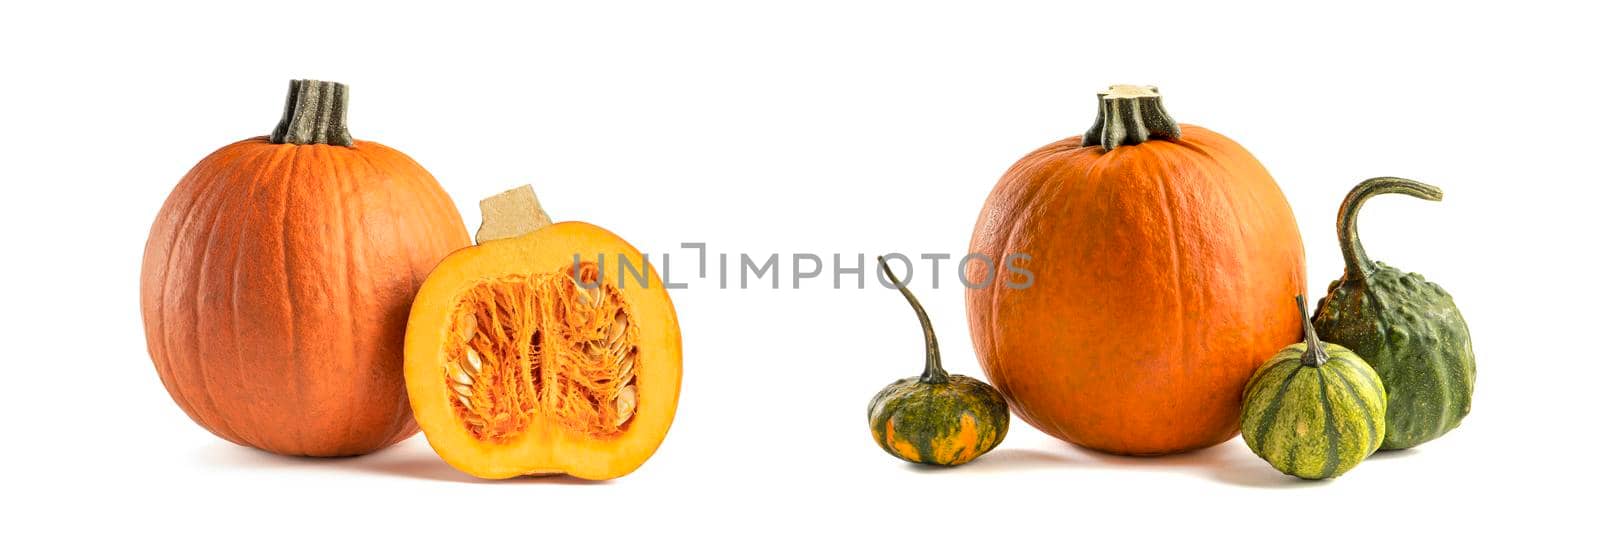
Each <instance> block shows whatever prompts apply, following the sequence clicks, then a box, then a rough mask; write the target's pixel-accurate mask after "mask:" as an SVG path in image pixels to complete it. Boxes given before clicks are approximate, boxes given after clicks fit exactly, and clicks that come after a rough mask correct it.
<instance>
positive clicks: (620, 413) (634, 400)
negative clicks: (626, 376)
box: [612, 385, 639, 428]
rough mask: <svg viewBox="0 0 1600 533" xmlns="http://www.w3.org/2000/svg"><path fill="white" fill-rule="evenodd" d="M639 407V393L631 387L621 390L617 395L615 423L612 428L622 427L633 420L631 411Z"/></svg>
mask: <svg viewBox="0 0 1600 533" xmlns="http://www.w3.org/2000/svg"><path fill="white" fill-rule="evenodd" d="M638 405H639V393H638V392H637V391H636V390H634V388H633V385H628V386H626V387H623V388H622V391H621V392H619V393H618V394H617V421H616V423H614V424H612V427H619V428H620V427H622V425H623V424H625V423H627V422H628V420H629V419H631V418H633V410H634V408H636V407H638Z"/></svg>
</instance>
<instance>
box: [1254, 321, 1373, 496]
mask: <svg viewBox="0 0 1600 533" xmlns="http://www.w3.org/2000/svg"><path fill="white" fill-rule="evenodd" d="M1295 305H1296V306H1298V307H1299V308H1300V316H1301V322H1302V323H1303V326H1302V327H1303V328H1304V329H1305V342H1300V343H1296V344H1291V345H1289V346H1287V347H1285V348H1284V349H1283V350H1281V351H1279V352H1278V354H1277V355H1275V356H1273V357H1272V358H1271V359H1268V360H1267V362H1266V363H1265V364H1263V365H1261V368H1259V369H1257V370H1256V373H1255V375H1254V376H1251V378H1250V382H1249V383H1248V384H1246V385H1245V393H1244V414H1243V416H1242V417H1241V418H1242V420H1241V421H1240V426H1241V429H1240V432H1241V433H1243V434H1244V442H1245V444H1246V445H1248V446H1250V451H1253V452H1255V454H1256V455H1259V456H1261V458H1262V459H1266V460H1267V462H1268V463H1271V464H1272V467H1273V468H1276V469H1278V471H1279V472H1283V473H1285V474H1289V475H1291V476H1295V477H1298V478H1302V479H1327V478H1331V477H1336V476H1338V475H1340V474H1343V473H1345V472H1348V471H1350V469H1351V468H1355V466H1356V465H1357V464H1360V463H1361V461H1362V460H1365V459H1366V458H1367V456H1369V455H1372V452H1375V451H1377V450H1378V445H1379V444H1380V443H1382V442H1383V432H1384V424H1383V420H1384V409H1385V406H1386V405H1387V402H1386V400H1385V393H1384V388H1383V382H1382V380H1380V379H1379V378H1378V373H1377V372H1375V371H1373V370H1372V367H1371V366H1368V365H1367V363H1366V362H1364V361H1362V360H1361V357H1360V356H1358V355H1356V354H1355V352H1352V351H1350V350H1349V349H1347V348H1345V347H1343V346H1339V345H1337V344H1330V343H1325V342H1322V341H1321V340H1319V339H1317V332H1316V331H1315V330H1314V329H1312V327H1311V318H1310V316H1309V315H1307V313H1306V309H1305V297H1304V296H1296V297H1295Z"/></svg>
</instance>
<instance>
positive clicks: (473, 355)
mask: <svg viewBox="0 0 1600 533" xmlns="http://www.w3.org/2000/svg"><path fill="white" fill-rule="evenodd" d="M467 364H468V365H470V366H471V367H472V372H473V373H478V372H482V371H483V357H481V356H479V355H478V351H477V350H474V349H472V347H471V346H468V347H467Z"/></svg>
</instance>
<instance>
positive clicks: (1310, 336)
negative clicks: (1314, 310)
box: [1294, 294, 1328, 366]
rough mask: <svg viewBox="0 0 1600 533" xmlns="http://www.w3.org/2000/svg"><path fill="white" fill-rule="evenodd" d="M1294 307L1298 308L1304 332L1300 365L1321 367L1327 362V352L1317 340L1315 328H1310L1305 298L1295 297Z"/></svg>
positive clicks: (1309, 314) (1302, 296)
mask: <svg viewBox="0 0 1600 533" xmlns="http://www.w3.org/2000/svg"><path fill="white" fill-rule="evenodd" d="M1294 305H1295V307H1298V308H1300V327H1301V328H1303V329H1305V331H1306V353H1305V354H1303V355H1301V356H1300V364H1302V365H1306V366H1322V365H1323V363H1327V362H1328V350H1327V349H1326V348H1324V347H1323V346H1322V341H1321V340H1320V339H1318V338H1317V330H1316V328H1313V327H1311V313H1310V312H1308V311H1306V297H1305V296H1304V295H1299V294H1297V295H1295V297H1294Z"/></svg>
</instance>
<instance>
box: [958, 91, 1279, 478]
mask: <svg viewBox="0 0 1600 533" xmlns="http://www.w3.org/2000/svg"><path fill="white" fill-rule="evenodd" d="M1100 102H1101V109H1100V118H1099V119H1098V120H1097V121H1096V123H1095V125H1094V127H1093V128H1091V129H1090V131H1089V132H1088V133H1087V134H1085V135H1083V136H1078V137H1070V138H1067V139H1064V140H1061V141H1058V142H1055V143H1052V144H1050V145H1047V146H1045V147H1043V148H1040V149H1038V150H1035V151H1034V152H1033V153H1031V154H1028V155H1027V156H1025V157H1023V158H1022V159H1021V160H1020V161H1018V162H1017V163H1016V165H1014V166H1012V167H1011V169H1010V170H1009V171H1007V172H1006V174H1005V176H1003V177H1002V178H1001V179H1000V183H999V184H998V185H996V186H995V188H994V190H993V192H991V193H990V195H989V199H988V201H987V202H986V203H985V204H984V207H983V212H982V214H981V215H980V216H979V217H978V223H977V228H976V229H975V230H974V231H973V235H972V243H971V252H972V253H975V254H984V255H986V256H988V257H990V258H993V259H995V260H1000V261H1005V260H1006V258H1008V257H1009V258H1011V259H1010V261H1012V262H1011V263H1007V264H1008V265H1010V266H1012V267H1017V268H1019V269H1025V270H1027V271H1029V272H1031V273H1032V274H1033V283H1032V285H1031V286H1027V287H1026V288H1016V287H1019V286H1024V285H1027V283H1026V279H1025V278H1022V277H1020V276H1017V275H1015V274H1011V273H1009V272H1008V271H1007V270H1006V269H1005V268H1000V269H998V271H999V272H1003V273H1007V274H1008V275H1007V276H996V275H995V274H994V271H995V270H994V269H992V268H986V266H987V264H986V263H985V262H983V261H977V260H974V261H969V262H967V264H966V267H967V271H966V272H967V279H969V280H971V281H972V282H973V283H974V284H975V285H981V287H970V288H969V290H968V291H967V319H968V323H969V326H970V327H971V330H972V341H973V345H974V347H975V349H976V351H977V354H978V360H979V362H980V363H981V365H982V367H983V370H984V372H985V374H987V375H988V377H989V379H990V381H991V382H992V383H994V385H995V387H997V388H999V389H1000V392H1001V393H1002V394H1003V395H1004V396H1005V397H1006V399H1007V400H1008V401H1009V403H1010V404H1011V407H1012V409H1014V410H1015V411H1016V413H1017V414H1018V415H1019V416H1021V417H1022V419H1023V420H1026V421H1027V422H1028V423H1030V424H1032V425H1033V426H1034V427H1037V428H1039V429H1040V430H1042V431H1044V432H1046V433H1049V434H1051V435H1054V436H1056V437H1057V438H1061V439H1064V440H1067V441H1069V442H1073V443H1076V444H1079V445H1082V446H1086V447H1089V448H1094V449H1097V450H1102V451H1107V452H1112V453H1119V454H1134V455H1154V454H1165V453H1174V452H1180V451H1185V450H1192V449H1196V448H1201V447H1205V446H1210V445H1213V444H1216V443H1219V442H1222V441H1224V440H1227V439H1228V438H1231V437H1232V436H1233V435H1235V434H1236V433H1237V432H1238V428H1239V409H1240V404H1241V397H1242V393H1243V390H1244V385H1245V382H1246V381H1248V380H1249V379H1250V375H1251V373H1253V372H1254V371H1255V370H1256V368H1257V367H1258V366H1259V365H1260V364H1261V363H1262V362H1263V361H1265V360H1266V359H1267V358H1269V357H1271V356H1272V355H1273V353H1275V352H1276V351H1277V350H1278V348H1281V347H1283V346H1284V345H1287V344H1292V343H1294V342H1296V341H1298V340H1299V339H1300V329H1299V328H1300V326H1299V317H1298V316H1297V315H1296V314H1295V310H1294V309H1293V308H1292V307H1288V306H1284V305H1283V302H1286V301H1290V300H1292V299H1293V298H1294V297H1295V295H1297V294H1301V293H1302V292H1303V291H1304V290H1305V281H1304V279H1305V274H1304V273H1305V253H1304V250H1303V248H1302V246H1301V242H1300V233H1299V229H1298V228H1297V226H1296V225H1295V220H1294V214H1293V213H1292V212H1291V211H1290V209H1289V204H1288V202H1287V201H1286V200H1285V199H1284V196H1283V193H1282V192H1281V191H1280V190H1279V189H1278V186H1277V184H1276V183H1275V182H1273V180H1272V177H1271V176H1270V175H1268V174H1267V171H1266V169H1265V168H1263V167H1262V166H1261V164H1260V163H1259V162H1257V161H1256V160H1255V158H1253V157H1251V156H1250V154H1249V152H1246V151H1245V149H1244V148H1242V147H1240V146H1239V145H1238V144H1236V143H1234V142H1233V141H1231V140H1229V139H1228V138H1226V137H1223V136H1222V135H1219V134H1217V133H1214V132H1212V131H1209V130H1206V129H1204V128H1200V127H1197V126H1191V125H1187V124H1185V125H1182V126H1181V127H1180V126H1179V125H1178V124H1177V123H1176V122H1174V121H1173V120H1172V119H1171V117H1169V116H1168V115H1167V112H1166V110H1165V109H1164V107H1163V105H1162V103H1161V99H1160V96H1159V95H1158V94H1157V93H1156V92H1155V90H1154V88H1148V87H1133V86H1116V87H1113V88H1112V90H1110V91H1107V92H1103V93H1101V95H1100ZM1014 254H1026V255H1014ZM1006 281H1010V282H1011V283H1006Z"/></svg>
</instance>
